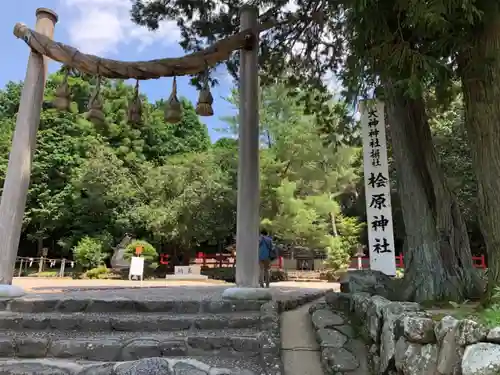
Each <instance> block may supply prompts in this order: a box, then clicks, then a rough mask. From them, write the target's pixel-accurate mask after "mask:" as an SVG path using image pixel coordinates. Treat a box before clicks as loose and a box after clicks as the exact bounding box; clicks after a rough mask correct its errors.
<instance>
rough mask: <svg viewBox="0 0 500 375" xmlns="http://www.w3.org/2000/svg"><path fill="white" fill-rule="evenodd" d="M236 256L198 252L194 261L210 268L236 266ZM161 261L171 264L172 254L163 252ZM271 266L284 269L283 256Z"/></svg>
mask: <svg viewBox="0 0 500 375" xmlns="http://www.w3.org/2000/svg"><path fill="white" fill-rule="evenodd" d="M235 261H236V259H235V257H234V256H233V255H232V254H221V253H217V254H205V253H202V252H200V253H198V254H197V255H196V258H195V259H194V261H193V262H191V263H194V264H198V265H200V266H202V267H208V268H216V267H219V268H224V267H234V266H235V264H236V263H235ZM160 263H161V264H165V265H168V264H170V255H168V254H161V255H160ZM271 268H277V269H282V268H283V257H278V259H276V260H275V261H274V262H273V263H272V264H271Z"/></svg>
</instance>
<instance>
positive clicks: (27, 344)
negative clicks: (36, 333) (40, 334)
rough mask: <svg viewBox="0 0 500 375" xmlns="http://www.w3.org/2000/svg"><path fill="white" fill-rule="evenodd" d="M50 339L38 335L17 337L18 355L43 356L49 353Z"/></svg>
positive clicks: (27, 356)
mask: <svg viewBox="0 0 500 375" xmlns="http://www.w3.org/2000/svg"><path fill="white" fill-rule="evenodd" d="M48 346H49V341H48V340H47V339H44V338H37V337H29V336H28V337H18V338H16V352H17V356H18V357H24V358H43V357H45V355H46V354H47V349H48Z"/></svg>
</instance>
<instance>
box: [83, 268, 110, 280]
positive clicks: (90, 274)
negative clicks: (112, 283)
mask: <svg viewBox="0 0 500 375" xmlns="http://www.w3.org/2000/svg"><path fill="white" fill-rule="evenodd" d="M108 274H109V270H108V268H107V267H106V266H99V267H96V268H92V269H90V270H88V271H87V272H85V273H84V275H83V277H84V278H87V279H105V278H107V276H108Z"/></svg>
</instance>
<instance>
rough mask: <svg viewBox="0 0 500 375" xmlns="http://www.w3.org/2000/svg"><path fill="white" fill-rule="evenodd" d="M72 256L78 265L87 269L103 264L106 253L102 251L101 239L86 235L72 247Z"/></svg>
mask: <svg viewBox="0 0 500 375" xmlns="http://www.w3.org/2000/svg"><path fill="white" fill-rule="evenodd" d="M73 257H74V259H75V261H76V262H77V263H78V265H79V266H81V267H82V268H83V269H84V270H88V269H91V268H96V267H99V266H101V265H103V264H104V261H105V260H106V258H107V257H108V254H106V253H105V252H104V249H103V243H102V241H100V240H98V239H95V238H91V237H88V236H86V237H83V238H82V239H81V240H80V241H79V242H78V245H76V246H75V247H74V248H73Z"/></svg>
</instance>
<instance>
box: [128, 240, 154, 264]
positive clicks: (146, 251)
mask: <svg viewBox="0 0 500 375" xmlns="http://www.w3.org/2000/svg"><path fill="white" fill-rule="evenodd" d="M138 246H141V247H142V254H141V257H143V258H144V264H146V265H147V266H148V267H149V268H152V269H156V268H157V267H158V252H157V251H156V249H155V248H154V246H153V245H151V244H150V243H149V242H147V241H144V240H135V241H132V242H131V243H130V244H129V245H128V246H127V247H126V249H125V253H124V254H123V257H124V258H125V259H126V260H130V259H131V258H132V257H134V256H135V249H136V247H138Z"/></svg>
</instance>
